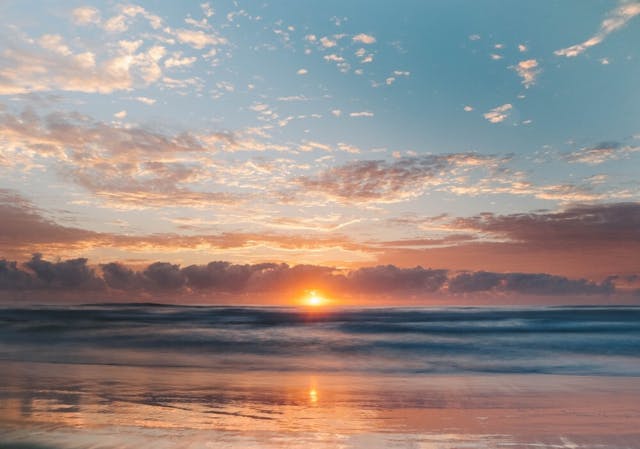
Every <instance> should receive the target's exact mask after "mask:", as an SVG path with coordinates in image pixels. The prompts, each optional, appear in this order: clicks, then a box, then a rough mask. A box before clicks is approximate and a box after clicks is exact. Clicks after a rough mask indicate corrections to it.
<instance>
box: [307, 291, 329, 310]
mask: <svg viewBox="0 0 640 449" xmlns="http://www.w3.org/2000/svg"><path fill="white" fill-rule="evenodd" d="M304 302H305V304H306V305H308V306H312V307H318V306H321V305H324V304H326V302H327V300H326V298H324V297H323V296H322V295H321V294H320V293H318V291H317V290H310V291H309V292H308V294H307V296H306V297H305V299H304Z"/></svg>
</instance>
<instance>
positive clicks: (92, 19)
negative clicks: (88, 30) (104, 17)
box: [71, 6, 100, 25]
mask: <svg viewBox="0 0 640 449" xmlns="http://www.w3.org/2000/svg"><path fill="white" fill-rule="evenodd" d="M71 18H72V20H73V22H74V23H75V24H76V25H89V24H98V23H100V11H99V10H97V9H96V8H93V7H91V6H82V7H80V8H76V9H74V10H73V11H71Z"/></svg>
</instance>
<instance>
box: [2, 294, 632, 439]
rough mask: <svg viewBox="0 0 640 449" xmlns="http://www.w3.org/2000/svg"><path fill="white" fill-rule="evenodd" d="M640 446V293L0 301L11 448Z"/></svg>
mask: <svg viewBox="0 0 640 449" xmlns="http://www.w3.org/2000/svg"><path fill="white" fill-rule="evenodd" d="M146 447H154V448H156V447H157V448H217V447H221V448H254V447H255V448H297V447H305V448H309V449H312V448H363V449H364V448H387V447H389V448H451V449H453V448H457V449H460V448H498V447H504V448H520V447H522V448H525V447H527V448H534V447H535V448H540V447H548V448H640V308H633V307H624V308H617V307H610V308H605V307H572V308H535V309H507V308H440V309H362V310H354V309H349V310H331V311H309V310H297V309H284V308H283V309H278V308H268V309H267V308H228V307H174V306H153V305H136V306H121V305H109V306H107V305H105V306H80V307H78V306H76V307H32V308H3V309H0V448H15V449H57V448H60V449H62V448H65V449H66V448H69V449H72V448H73V449H85V448H96V449H97V448H104V449H110V448H136V449H139V448H146Z"/></svg>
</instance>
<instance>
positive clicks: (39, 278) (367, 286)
mask: <svg viewBox="0 0 640 449" xmlns="http://www.w3.org/2000/svg"><path fill="white" fill-rule="evenodd" d="M615 280H616V279H615V278H614V277H611V278H607V279H605V280H604V281H602V282H593V281H589V280H586V279H570V278H567V277H563V276H554V275H550V274H546V273H495V272H484V271H479V272H462V273H458V272H451V271H448V270H443V269H431V268H423V267H420V266H417V267H413V268H401V267H397V266H394V265H379V266H372V267H362V268H358V269H354V270H350V271H344V270H338V269H336V268H333V267H326V266H318V265H295V266H290V265H287V264H276V263H261V264H233V263H230V262H224V261H214V262H210V263H208V264H202V265H188V266H184V267H182V266H180V265H178V264H172V263H168V262H154V263H151V264H149V265H147V266H146V267H139V268H134V267H130V266H127V265H125V264H122V263H118V262H111V263H107V264H102V265H100V266H98V267H91V266H89V265H88V264H87V259H84V258H77V259H69V260H59V261H48V260H45V259H43V258H42V256H41V255H40V254H35V255H33V256H32V258H31V259H30V260H29V261H27V262H25V263H18V262H16V261H9V260H4V259H2V260H0V290H2V291H4V295H3V297H4V298H9V299H11V298H14V299H15V297H17V295H16V294H17V293H20V296H21V297H22V298H26V300H27V301H28V300H36V301H37V299H38V298H39V296H38V292H45V293H46V294H47V295H49V296H51V294H54V295H56V294H57V295H58V296H57V298H59V299H61V300H62V299H63V298H66V299H69V298H71V299H75V300H81V301H82V302H93V301H96V300H119V301H122V300H125V301H135V300H139V299H140V298H144V299H146V300H157V299H160V300H163V298H164V299H166V298H171V300H172V301H178V302H189V301H190V300H193V298H194V297H197V298H200V300H202V299H201V298H205V297H206V298H207V299H205V301H206V302H211V303H216V302H219V301H220V298H221V297H220V296H219V295H220V294H222V295H227V296H225V297H227V298H228V297H229V295H232V296H231V297H236V298H237V297H240V296H245V297H246V296H249V297H250V296H251V295H255V294H259V295H263V294H265V295H271V296H272V297H274V296H275V297H277V298H279V299H278V300H277V301H278V302H281V303H287V302H289V301H290V300H291V298H292V295H300V294H302V293H303V292H304V291H305V290H309V289H320V290H322V291H325V292H329V293H330V294H331V295H333V296H335V297H337V298H344V299H345V300H346V301H347V302H348V298H351V297H354V296H359V297H363V296H364V297H367V298H379V297H384V298H388V299H389V300H390V301H392V302H393V301H394V300H399V301H402V300H403V299H406V298H407V297H412V298H414V299H415V298H417V299H418V300H424V301H425V302H428V301H429V299H430V298H433V295H437V296H438V297H445V298H446V297H449V298H451V299H455V298H456V297H459V296H460V295H463V296H466V295H467V294H484V295H485V297H486V295H487V294H489V295H493V296H494V297H496V298H501V297H505V296H514V295H515V297H518V296H522V295H526V296H553V297H557V298H558V299H559V300H560V301H561V298H562V297H568V296H572V297H575V296H593V295H598V296H599V297H609V296H611V295H614V294H616V293H621V292H619V291H617V290H616V286H615V282H614V281H615ZM12 292H13V294H14V296H12ZM212 294H217V295H218V296H215V295H214V296H210V295H212ZM208 295H209V296H208ZM233 295H235V296H233Z"/></svg>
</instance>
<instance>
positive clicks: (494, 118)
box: [483, 103, 513, 123]
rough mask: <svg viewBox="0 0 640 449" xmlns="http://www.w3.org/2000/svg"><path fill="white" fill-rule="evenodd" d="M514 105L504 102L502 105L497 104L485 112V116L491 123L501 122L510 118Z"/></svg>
mask: <svg viewBox="0 0 640 449" xmlns="http://www.w3.org/2000/svg"><path fill="white" fill-rule="evenodd" d="M512 108H513V106H512V105H511V104H509V103H506V104H503V105H502V106H497V107H495V108H493V109H491V110H490V111H489V112H485V113H484V114H483V115H484V118H486V119H487V120H488V121H490V122H491V123H500V122H503V121H505V120H506V119H507V118H509V115H510V111H511V109H512Z"/></svg>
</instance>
